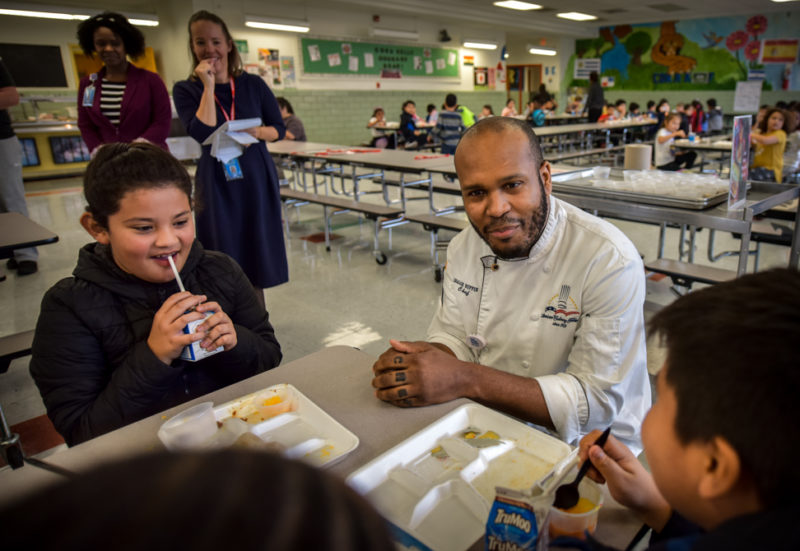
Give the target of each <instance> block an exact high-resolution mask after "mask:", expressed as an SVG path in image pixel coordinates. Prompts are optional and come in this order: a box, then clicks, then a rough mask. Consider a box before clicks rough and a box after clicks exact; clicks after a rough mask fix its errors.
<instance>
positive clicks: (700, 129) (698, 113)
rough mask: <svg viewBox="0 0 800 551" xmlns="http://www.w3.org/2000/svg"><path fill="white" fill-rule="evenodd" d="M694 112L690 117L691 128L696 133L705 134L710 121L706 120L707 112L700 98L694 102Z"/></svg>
mask: <svg viewBox="0 0 800 551" xmlns="http://www.w3.org/2000/svg"><path fill="white" fill-rule="evenodd" d="M692 107H693V108H694V112H693V113H692V115H691V116H690V117H689V128H691V130H692V132H694V133H695V134H705V133H706V132H707V131H708V121H707V120H706V113H705V111H703V104H702V103H700V101H699V100H694V101H693V102H692Z"/></svg>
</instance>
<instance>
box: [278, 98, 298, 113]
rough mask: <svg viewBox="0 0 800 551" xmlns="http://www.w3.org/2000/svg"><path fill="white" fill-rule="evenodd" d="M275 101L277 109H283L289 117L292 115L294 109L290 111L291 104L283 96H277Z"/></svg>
mask: <svg viewBox="0 0 800 551" xmlns="http://www.w3.org/2000/svg"><path fill="white" fill-rule="evenodd" d="M275 101H277V102H278V107H283V108H285V109H286V111H288V112H289V114H290V115H294V109H292V104H291V103H289V100H288V99H286V98H285V97H283V96H278V97H277V98H275Z"/></svg>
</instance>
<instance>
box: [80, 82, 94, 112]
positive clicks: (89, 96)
mask: <svg viewBox="0 0 800 551" xmlns="http://www.w3.org/2000/svg"><path fill="white" fill-rule="evenodd" d="M94 92H95V88H94V86H87V87H86V88H84V89H83V106H84V107H91V106H92V105H94Z"/></svg>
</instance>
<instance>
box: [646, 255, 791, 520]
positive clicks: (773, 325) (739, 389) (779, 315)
mask: <svg viewBox="0 0 800 551" xmlns="http://www.w3.org/2000/svg"><path fill="white" fill-rule="evenodd" d="M649 334H651V335H657V336H659V337H660V338H661V342H662V343H663V344H666V350H667V356H666V363H665V365H666V369H667V372H666V374H665V375H666V379H665V382H666V383H667V385H668V386H669V387H670V388H671V389H672V390H673V391H674V392H675V398H676V400H677V411H676V413H675V433H676V435H677V437H678V439H679V440H680V441H681V442H682V443H684V444H689V443H692V442H698V443H704V442H710V441H711V440H712V439H714V438H716V437H721V438H724V439H725V440H726V441H727V442H728V443H730V445H731V446H732V447H733V448H734V449H735V450H736V453H737V454H738V456H739V460H740V461H741V464H742V469H743V471H744V473H745V476H747V477H748V478H749V479H751V480H752V481H753V484H754V486H755V488H756V491H757V492H758V494H759V497H760V498H761V501H762V503H763V505H764V507H765V508H766V509H777V508H779V507H787V506H794V505H796V503H797V496H798V493H800V470H798V469H797V467H796V465H795V463H796V461H797V453H796V447H795V446H797V442H798V440H800V423H798V422H797V419H798V417H800V400H798V399H797V396H798V393H800V369H798V367H800V346H798V344H797V343H798V341H800V274H798V272H797V271H795V270H787V269H775V270H769V271H765V272H758V273H755V274H748V275H744V276H742V277H740V278H738V279H734V280H732V281H729V282H725V283H720V284H718V285H714V286H711V287H706V288H704V289H701V290H699V291H693V292H692V293H689V294H688V295H685V296H683V297H681V298H679V299H678V300H676V301H675V302H673V303H672V304H670V305H669V306H667V307H665V308H664V309H662V310H661V311H659V312H658V313H656V314H655V315H654V316H653V318H652V319H651V320H650V323H649Z"/></svg>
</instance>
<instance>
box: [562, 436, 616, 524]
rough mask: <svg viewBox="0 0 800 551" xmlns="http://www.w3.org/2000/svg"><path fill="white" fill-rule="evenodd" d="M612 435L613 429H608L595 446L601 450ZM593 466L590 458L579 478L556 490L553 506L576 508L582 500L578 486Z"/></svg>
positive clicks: (580, 471)
mask: <svg viewBox="0 0 800 551" xmlns="http://www.w3.org/2000/svg"><path fill="white" fill-rule="evenodd" d="M609 434H611V427H608V428H607V429H606V430H604V431H603V434H601V435H600V438H598V439H597V440H596V441H595V443H594V445H595V446H600V447H601V448H602V447H603V445H605V443H606V440H608V435H609ZM591 466H592V462H591V461H589V458H587V459H586V461H584V462H583V465H581V470H579V471H578V476H576V477H575V480H573V481H572V482H570V483H569V484H562V485H561V486H559V487H558V489H556V499H555V501H554V502H553V506H554V507H555V508H556V509H565V510H566V509H569V508H570V507H575V505H576V504H577V503H578V500H579V499H580V493H578V484H580V482H581V480H583V477H584V475H586V471H588V470H589V467H591Z"/></svg>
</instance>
